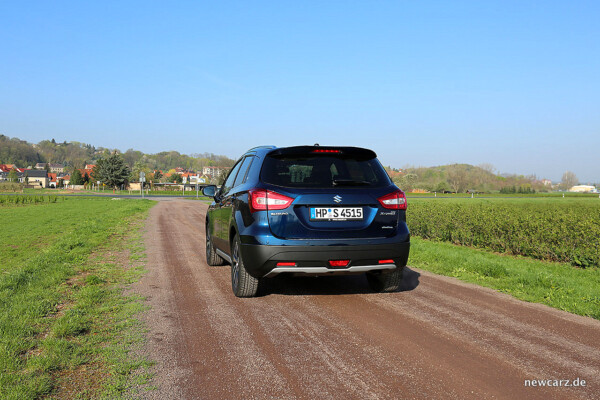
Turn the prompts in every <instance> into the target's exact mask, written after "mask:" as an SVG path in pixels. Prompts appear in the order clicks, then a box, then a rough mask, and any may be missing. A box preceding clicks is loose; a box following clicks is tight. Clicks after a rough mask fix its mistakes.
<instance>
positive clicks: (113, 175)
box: [93, 151, 129, 189]
mask: <svg viewBox="0 0 600 400" xmlns="http://www.w3.org/2000/svg"><path fill="white" fill-rule="evenodd" d="M93 175H94V177H95V179H97V180H99V181H100V182H102V183H104V184H106V185H108V186H109V187H113V188H115V189H117V188H118V187H119V186H121V185H124V184H125V183H127V178H128V177H129V167H128V166H127V164H125V161H124V160H123V157H122V156H121V155H120V154H118V153H117V152H116V151H115V152H113V153H112V154H111V155H109V156H108V157H106V158H101V159H99V160H98V162H96V166H95V167H94V170H93Z"/></svg>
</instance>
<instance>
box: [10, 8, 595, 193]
mask: <svg viewBox="0 0 600 400" xmlns="http://www.w3.org/2000/svg"><path fill="white" fill-rule="evenodd" d="M0 20H1V21H2V24H0V134H4V135H6V136H9V137H18V138H20V139H23V140H27V141H29V142H33V143H37V142H39V141H41V140H45V139H51V138H55V139H56V141H59V142H62V141H64V140H66V141H79V142H84V143H90V144H93V145H95V146H102V147H108V148H117V149H120V150H122V151H125V150H127V149H129V148H134V149H136V150H141V151H143V152H146V153H156V152H159V151H165V150H176V151H179V152H181V153H185V154H193V153H203V152H211V153H214V154H223V155H226V156H229V157H231V158H234V159H237V158H238V157H239V156H240V155H241V154H242V153H243V152H244V151H246V150H247V149H249V148H251V147H254V146H257V145H265V144H272V145H276V146H290V145H301V144H314V143H319V144H321V145H346V146H360V147H367V148H370V149H372V150H374V151H375V152H376V153H377V154H378V156H379V159H380V161H381V162H382V163H383V164H384V165H386V166H387V165H389V166H392V167H396V168H402V167H405V166H409V165H410V166H436V165H444V164H451V163H468V164H473V165H479V164H482V163H487V164H492V165H493V166H494V167H495V168H496V169H497V170H498V171H499V172H504V173H516V174H524V175H529V174H535V175H537V176H538V178H548V179H552V180H555V181H559V180H560V179H561V176H562V174H563V172H565V171H566V170H570V171H573V172H575V174H576V175H577V177H578V178H579V179H580V181H581V182H600V157H599V154H600V24H599V23H598V21H599V20H600V2H598V1H589V2H584V1H568V2H567V1H550V0H548V1H527V0H518V1H509V0H506V1H480V0H473V1H399V0H398V1H350V0H347V1H333V0H331V1H272V2H263V1H250V2H249V1H198V0H196V1H177V2H158V1H148V0H145V1H124V0H120V1H72V2H65V1H52V2H49V1H37V2H36V1H10V0H3V1H1V2H0Z"/></svg>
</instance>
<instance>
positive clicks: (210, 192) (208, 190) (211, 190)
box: [202, 185, 217, 197]
mask: <svg viewBox="0 0 600 400" xmlns="http://www.w3.org/2000/svg"><path fill="white" fill-rule="evenodd" d="M202 194H203V195H204V196H206V197H215V194H217V187H216V186H215V185H209V186H205V187H203V188H202Z"/></svg>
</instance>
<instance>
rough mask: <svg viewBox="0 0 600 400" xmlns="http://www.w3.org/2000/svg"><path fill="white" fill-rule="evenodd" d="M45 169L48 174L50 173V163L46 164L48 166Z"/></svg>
mask: <svg viewBox="0 0 600 400" xmlns="http://www.w3.org/2000/svg"><path fill="white" fill-rule="evenodd" d="M44 169H45V170H46V172H47V173H50V163H46V165H45V166H44Z"/></svg>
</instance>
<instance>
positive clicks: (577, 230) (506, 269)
mask: <svg viewBox="0 0 600 400" xmlns="http://www.w3.org/2000/svg"><path fill="white" fill-rule="evenodd" d="M411 200H412V201H411ZM407 222H408V226H409V228H410V230H411V234H412V235H413V238H412V240H411V242H412V243H411V255H410V260H409V263H410V265H411V266H414V267H417V268H422V269H425V270H428V271H431V272H434V273H437V274H442V275H447V276H453V277H456V278H459V279H461V280H464V281H467V282H472V283H476V284H479V285H482V286H487V287H491V288H494V289H497V290H500V291H502V292H506V293H510V294H511V295H513V296H515V297H517V298H519V299H522V300H526V301H531V302H538V303H543V304H547V305H549V306H552V307H555V308H558V309H561V310H565V311H569V312H572V313H576V314H579V315H584V316H589V317H592V318H596V319H600V268H599V267H600V200H599V199H598V198H564V199H563V198H531V197H530V198H504V199H503V198H493V199H482V198H480V199H477V198H474V199H471V198H468V199H464V198H463V199H448V198H415V197H412V199H409V212H408V213H407Z"/></svg>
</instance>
